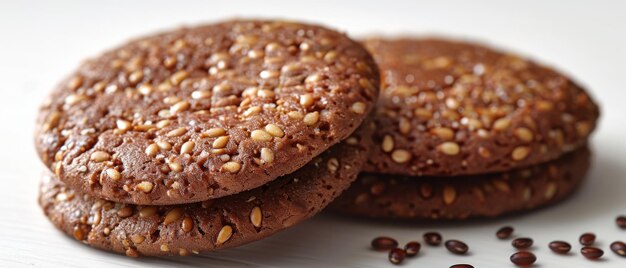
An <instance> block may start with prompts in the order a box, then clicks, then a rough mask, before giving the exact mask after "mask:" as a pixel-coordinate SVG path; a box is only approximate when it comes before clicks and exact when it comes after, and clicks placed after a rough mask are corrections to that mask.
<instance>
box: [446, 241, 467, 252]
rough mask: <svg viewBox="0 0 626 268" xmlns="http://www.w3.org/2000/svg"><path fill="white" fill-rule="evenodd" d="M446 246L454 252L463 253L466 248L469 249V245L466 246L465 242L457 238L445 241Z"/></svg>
mask: <svg viewBox="0 0 626 268" xmlns="http://www.w3.org/2000/svg"><path fill="white" fill-rule="evenodd" d="M446 248H447V249H448V251H450V252H452V253H454V254H459V255H461V254H465V253H466V252H467V250H468V249H469V247H468V246H467V244H465V243H463V242H462V241H459V240H448V241H446Z"/></svg>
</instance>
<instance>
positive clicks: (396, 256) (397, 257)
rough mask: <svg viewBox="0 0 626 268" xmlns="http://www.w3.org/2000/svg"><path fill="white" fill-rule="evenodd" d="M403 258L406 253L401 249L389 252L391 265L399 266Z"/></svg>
mask: <svg viewBox="0 0 626 268" xmlns="http://www.w3.org/2000/svg"><path fill="white" fill-rule="evenodd" d="M404 257H406V252H404V250H403V249H401V248H394V249H392V250H391V251H389V261H390V262H391V263H393V264H400V263H401V262H402V261H403V260H404Z"/></svg>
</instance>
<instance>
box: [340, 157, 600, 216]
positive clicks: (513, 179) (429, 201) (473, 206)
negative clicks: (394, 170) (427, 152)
mask: <svg viewBox="0 0 626 268" xmlns="http://www.w3.org/2000/svg"><path fill="white" fill-rule="evenodd" d="M589 163H590V152H589V150H588V149H587V148H586V147H583V148H580V149H577V150H576V151H574V152H571V153H568V154H566V155H564V156H563V157H561V158H559V159H557V160H554V161H551V162H548V163H544V164H541V165H536V166H531V167H527V168H523V169H519V170H515V171H509V172H504V173H494V174H489V175H476V176H473V177H471V178H470V177H467V176H464V177H461V178H433V177H424V178H419V179H415V178H412V177H404V176H392V175H379V174H361V175H360V178H359V179H358V180H357V182H355V183H354V184H353V186H352V187H350V189H348V190H347V191H346V192H345V193H344V194H342V195H341V197H340V198H338V199H337V200H336V201H335V202H334V203H333V204H331V205H330V207H331V208H332V209H333V210H335V211H338V212H341V213H343V214H347V215H355V216H364V217H372V218H404V219H441V220H461V219H466V218H475V217H495V216H500V215H503V214H508V213H513V212H520V211H527V210H531V209H533V208H537V207H542V206H546V205H550V204H554V203H557V202H558V201H560V200H562V199H564V198H566V197H567V196H569V195H570V194H572V193H573V192H574V191H575V190H576V188H577V187H578V185H579V184H580V183H581V182H582V180H583V178H584V177H585V173H586V172H587V170H588V168H589Z"/></svg>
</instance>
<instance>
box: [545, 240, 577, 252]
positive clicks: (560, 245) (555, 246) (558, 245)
mask: <svg viewBox="0 0 626 268" xmlns="http://www.w3.org/2000/svg"><path fill="white" fill-rule="evenodd" d="M548 247H549V248H550V249H551V250H552V251H553V252H554V253H558V254H567V253H568V252H569V251H570V250H571V249H572V245H570V244H569V243H567V242H565V241H552V242H550V244H548Z"/></svg>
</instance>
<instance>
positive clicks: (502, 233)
mask: <svg viewBox="0 0 626 268" xmlns="http://www.w3.org/2000/svg"><path fill="white" fill-rule="evenodd" d="M512 234H513V227H511V226H504V227H502V228H500V230H498V231H497V232H496V236H497V237H498V238H500V239H507V238H509V237H511V235H512Z"/></svg>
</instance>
